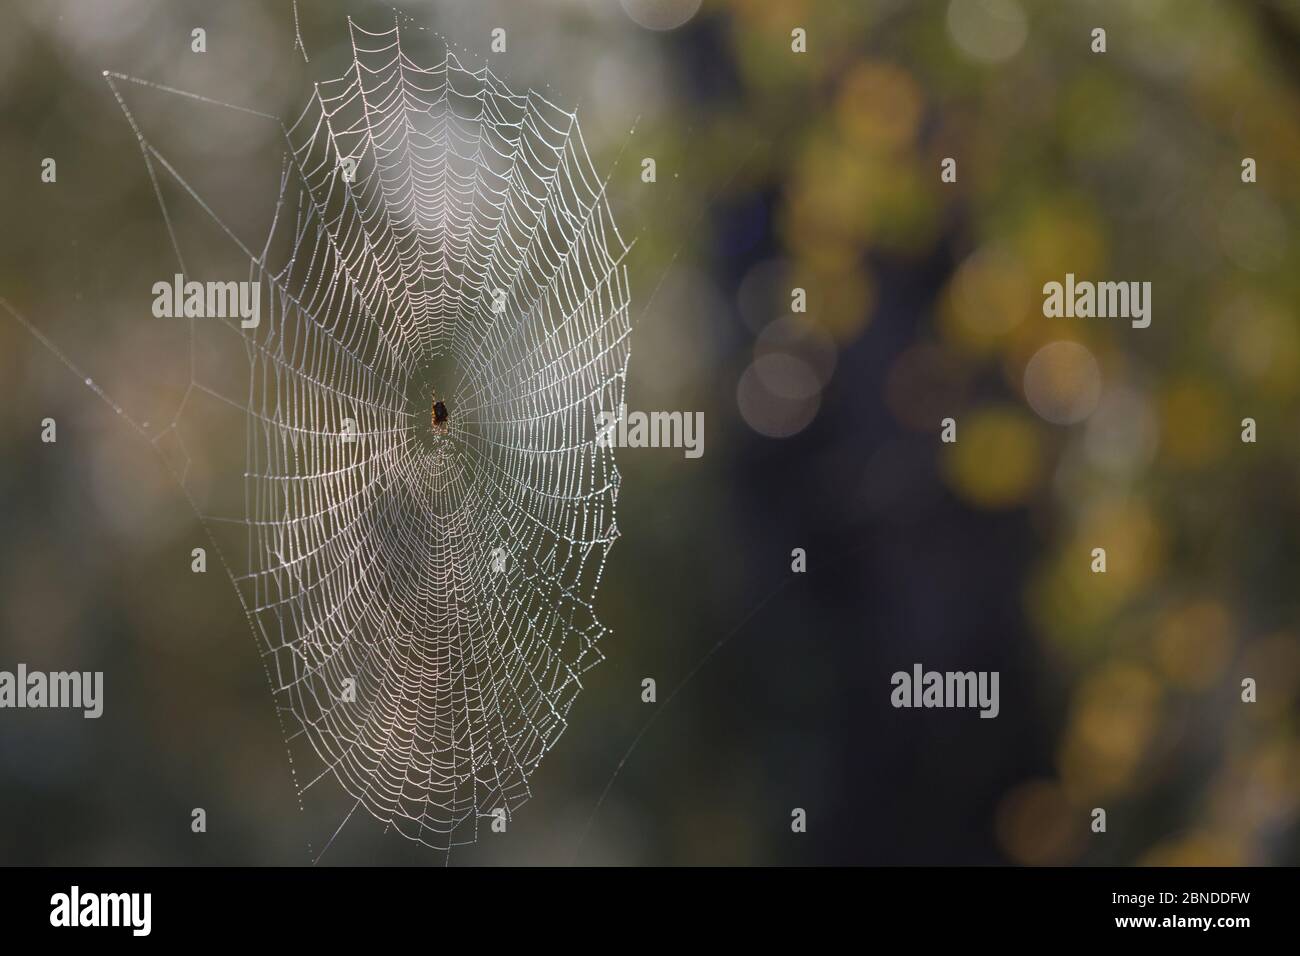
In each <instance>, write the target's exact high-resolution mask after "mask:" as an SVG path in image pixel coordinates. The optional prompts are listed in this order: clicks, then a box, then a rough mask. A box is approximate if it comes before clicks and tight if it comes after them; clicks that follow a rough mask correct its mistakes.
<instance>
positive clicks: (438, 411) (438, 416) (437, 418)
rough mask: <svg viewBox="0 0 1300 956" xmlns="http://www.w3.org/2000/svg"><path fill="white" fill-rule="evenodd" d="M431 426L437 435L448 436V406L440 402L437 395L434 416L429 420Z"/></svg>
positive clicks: (434, 399) (434, 398)
mask: <svg viewBox="0 0 1300 956" xmlns="http://www.w3.org/2000/svg"><path fill="white" fill-rule="evenodd" d="M429 424H430V425H431V426H432V427H433V430H434V432H435V433H436V434H439V435H445V434H447V406H446V404H445V403H443V402H441V401H439V400H438V396H437V394H436V393H435V394H434V396H433V415H432V417H431V418H430V420H429Z"/></svg>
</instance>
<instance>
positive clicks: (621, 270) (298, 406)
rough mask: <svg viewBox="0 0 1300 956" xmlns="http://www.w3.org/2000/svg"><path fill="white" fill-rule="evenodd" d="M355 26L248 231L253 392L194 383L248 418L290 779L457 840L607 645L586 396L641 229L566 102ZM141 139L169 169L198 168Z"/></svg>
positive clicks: (498, 804) (244, 595)
mask: <svg viewBox="0 0 1300 956" xmlns="http://www.w3.org/2000/svg"><path fill="white" fill-rule="evenodd" d="M349 27H350V31H351V45H352V52H353V57H352V64H351V67H350V68H349V69H348V71H347V72H346V73H345V74H344V75H343V76H341V77H339V78H337V79H334V80H331V81H327V82H321V83H319V84H317V86H316V89H315V91H314V93H313V94H312V95H311V97H310V101H309V103H308V105H307V106H306V108H305V109H304V110H303V112H302V113H301V115H300V116H299V117H298V118H297V120H296V121H294V122H293V123H291V124H282V126H283V131H284V136H285V142H286V146H287V152H286V159H285V166H284V174H283V176H282V182H281V188H280V195H279V197H278V205H277V209H276V214H275V219H274V223H273V225H272V227H271V235H270V236H269V237H268V239H267V242H266V245H265V248H264V249H263V250H262V251H261V252H260V253H258V252H254V251H251V250H248V249H244V251H245V252H247V253H248V256H249V262H250V278H252V279H254V280H257V281H259V282H260V283H261V285H262V287H263V289H264V290H267V293H266V295H265V296H264V298H263V301H264V311H263V315H262V317H261V321H260V324H259V325H258V326H257V327H256V328H250V329H245V328H241V327H240V325H239V324H238V321H237V320H234V321H224V322H223V321H220V320H218V321H217V323H216V325H215V327H216V328H219V329H220V330H222V331H223V332H224V333H225V334H226V335H227V336H230V335H232V334H233V335H234V336H238V337H239V344H240V347H241V348H242V349H243V352H244V353H245V355H246V358H247V371H248V380H247V389H246V394H238V393H235V394H231V393H230V390H229V389H226V390H222V389H220V388H219V387H218V386H217V385H216V384H214V383H209V382H207V381H205V380H204V379H203V377H202V372H201V370H200V371H196V372H195V377H194V380H193V381H192V383H191V388H192V390H193V391H194V392H196V393H202V394H204V395H208V396H216V397H219V398H220V399H221V400H222V401H224V402H227V403H229V404H231V405H234V406H237V407H238V408H239V409H241V410H242V411H243V412H245V413H246V452H247V460H246V468H245V472H244V475H243V483H244V487H243V497H244V501H245V513H244V515H243V516H242V517H241V518H239V519H237V523H238V525H239V528H240V530H241V531H242V532H244V533H245V534H244V537H245V538H246V540H245V541H244V551H245V553H244V554H226V555H224V558H225V560H226V562H227V567H228V569H229V570H230V572H231V577H232V579H233V580H234V582H235V584H236V586H237V589H238V591H239V594H240V597H241V600H242V601H243V604H244V608H245V610H246V611H247V613H248V615H249V618H250V621H251V622H252V624H253V628H254V631H255V633H256V635H257V636H258V639H259V642H260V645H261V648H262V652H263V654H264V658H265V661H266V664H267V669H268V675H269V679H270V682H271V685H272V689H273V692H274V694H275V697H276V700H277V703H278V705H279V709H280V711H281V713H282V720H283V722H284V724H285V732H286V737H287V738H288V740H289V743H290V747H291V753H292V754H293V756H294V761H295V766H296V774H297V778H298V780H299V785H300V787H302V789H304V790H305V789H309V788H311V787H313V786H315V785H317V784H318V783H319V782H320V781H322V780H326V779H330V778H332V779H335V780H337V781H338V783H339V784H341V785H342V787H343V788H344V789H345V790H346V791H347V793H348V794H350V795H351V796H352V797H353V798H354V799H355V802H354V804H353V811H355V810H356V809H357V808H364V809H365V810H367V811H368V812H369V813H370V814H372V815H373V816H374V817H376V818H378V819H379V820H381V821H383V822H384V823H385V824H388V825H390V826H391V827H393V828H395V829H396V830H398V831H399V832H401V833H402V834H404V835H405V836H407V837H410V838H411V839H414V840H418V841H420V842H423V843H427V844H429V845H432V846H437V847H442V848H446V847H450V846H452V845H454V844H457V843H463V842H469V841H472V840H474V839H475V838H476V837H477V834H478V831H479V828H480V825H481V821H483V820H484V818H495V817H504V818H506V819H509V818H510V817H511V816H512V815H513V813H514V811H515V810H516V809H517V808H518V807H519V805H520V804H521V803H523V802H524V801H525V800H526V799H527V797H528V796H529V778H530V776H531V774H532V773H533V771H534V770H535V769H536V768H537V766H538V764H539V762H540V761H541V760H542V758H543V756H544V755H545V754H546V753H547V752H548V751H549V750H550V748H551V747H552V746H553V745H554V744H555V742H556V740H557V739H558V738H559V736H560V734H561V733H562V732H563V731H564V729H565V726H566V723H567V720H568V715H569V710H570V708H571V706H572V704H573V702H574V699H575V696H576V694H577V693H578V691H579V689H580V688H581V681H582V675H583V674H584V672H586V671H587V670H588V669H589V668H591V667H592V666H593V665H594V664H596V663H597V662H598V661H599V660H600V659H601V657H600V652H599V650H598V645H599V643H600V640H601V638H602V637H603V636H604V635H605V633H606V630H605V628H604V627H603V626H602V625H601V624H600V622H599V620H598V619H597V617H596V615H595V613H594V610H593V602H594V598H595V594H596V590H597V586H598V584H599V581H600V577H601V573H602V569H603V567H604V562H605V559H606V556H607V554H608V552H609V549H610V547H611V546H612V544H613V541H614V539H615V538H616V537H617V529H616V525H615V503H616V499H617V494H618V486H619V475H618V471H617V468H616V467H615V463H614V459H613V455H612V450H611V449H609V448H604V447H600V446H598V445H597V443H596V442H595V428H594V421H595V417H596V414H597V413H598V412H599V411H601V410H605V409H615V408H617V407H618V406H619V404H620V403H621V402H622V395H623V388H624V382H625V377H626V368H627V362H628V358H629V352H630V344H629V335H630V323H629V317H628V288H627V275H626V268H625V266H624V264H623V259H624V257H625V255H626V253H627V251H628V247H627V246H626V245H625V244H624V242H623V240H622V238H621V237H620V235H619V232H618V229H617V227H616V225H615V223H614V219H613V216H612V215H611V212H610V207H609V203H608V201H607V198H606V192H605V182H604V181H602V180H601V179H600V178H599V177H598V176H597V174H596V172H595V169H594V166H593V163H592V160H591V157H590V155H589V153H588V151H587V148H586V146H585V144H584V141H583V138H582V134H581V132H580V130H579V127H578V122H577V116H576V113H573V112H566V111H565V110H563V109H561V108H560V107H558V106H556V105H555V104H554V103H552V102H550V101H549V100H548V99H546V98H545V97H543V96H541V95H539V94H538V93H536V92H534V91H528V92H525V93H516V92H514V91H512V90H511V89H510V88H509V87H508V86H507V85H506V84H505V83H504V82H503V81H502V80H501V79H499V78H498V77H497V76H496V75H494V74H493V72H492V71H491V70H489V69H487V68H486V67H484V68H480V69H469V68H467V67H465V66H463V65H462V63H461V62H460V61H459V60H458V59H457V57H456V56H454V55H453V54H452V53H450V52H447V53H446V54H444V56H443V59H442V62H441V63H439V64H438V65H436V66H432V67H425V66H421V65H419V64H418V63H417V62H416V61H415V59H413V58H412V57H411V56H409V55H408V53H407V52H406V51H405V50H404V49H403V46H402V41H403V36H402V34H401V33H400V32H399V29H398V27H397V26H396V25H395V26H394V29H392V30H390V31H387V32H380V33H370V32H367V31H365V30H363V29H361V28H360V27H357V26H356V25H353V24H349ZM114 78H116V79H121V80H131V79H132V78H130V77H125V76H122V75H112V76H110V84H113V85H114V91H115V92H117V87H116V84H114ZM135 82H143V81H135ZM172 92H177V91H172ZM118 99H119V103H121V105H122V108H123V110H124V111H126V114H127V117H128V119H131V122H132V126H133V127H134V128H136V132H137V135H138V136H139V135H140V131H139V128H138V127H137V126H136V122H135V120H134V119H133V118H132V116H131V112H130V111H129V110H128V109H127V107H126V104H125V103H124V102H122V97H121V95H120V94H118ZM208 102H211V101H208ZM141 148H142V150H143V152H144V155H145V161H146V164H147V165H148V167H149V171H150V175H151V177H154V182H155V189H157V181H158V178H159V175H160V172H159V171H161V173H162V174H169V175H171V176H173V177H175V178H176V179H177V180H178V181H179V182H181V183H182V185H185V183H184V180H183V178H182V177H181V176H180V175H179V173H177V172H176V171H175V169H173V168H172V167H171V166H170V165H169V164H168V163H167V160H166V159H165V158H164V157H163V156H162V154H161V153H160V152H159V151H158V150H157V149H155V148H154V147H153V146H152V145H151V144H149V143H148V142H147V141H146V140H145V139H144V138H143V137H142V136H141ZM185 188H186V189H189V187H188V186H186V187H185ZM190 192H191V193H193V190H192V189H191V190H190ZM194 198H196V199H197V198H198V197H197V196H195V197H194ZM159 201H160V202H162V195H161V193H159ZM200 202H201V203H202V200H200ZM202 204H203V205H204V209H205V210H207V211H208V212H209V214H210V215H212V216H213V218H217V217H216V213H214V212H212V210H211V209H209V208H208V206H207V204H206V203H202ZM163 212H164V214H166V212H167V208H166V204H165V203H163ZM218 221H219V220H218ZM169 225H170V220H169ZM227 231H229V230H227ZM173 242H174V236H173ZM236 242H238V240H236ZM241 248H243V247H242V246H241ZM176 251H177V255H178V257H180V255H181V252H180V249H179V248H177V250H176ZM202 321H203V322H204V323H208V322H211V321H212V320H208V319H205V320H202ZM205 328H207V327H206V326H205ZM437 402H441V403H442V406H443V412H442V414H443V415H444V420H443V421H442V422H441V423H440V422H439V421H437V413H435V412H434V411H433V410H434V408H435V403H437ZM181 414H183V412H178V417H179V416H180V415H181ZM173 424H175V422H173ZM155 440H156V439H155ZM187 467H188V462H187ZM213 520H220V519H219V518H217V517H215V516H214V519H213ZM351 815H352V814H351V812H349V814H348V817H349V818H350V817H351ZM345 822H346V819H345Z"/></svg>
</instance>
